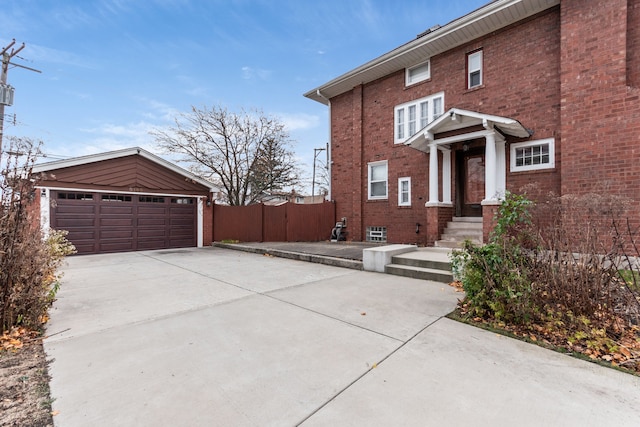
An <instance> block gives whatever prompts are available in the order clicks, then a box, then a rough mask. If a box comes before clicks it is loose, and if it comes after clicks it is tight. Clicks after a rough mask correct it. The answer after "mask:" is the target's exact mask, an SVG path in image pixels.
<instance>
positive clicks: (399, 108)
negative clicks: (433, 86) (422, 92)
mask: <svg viewBox="0 0 640 427" xmlns="http://www.w3.org/2000/svg"><path fill="white" fill-rule="evenodd" d="M438 98H440V99H441V101H440V108H441V110H442V111H440V114H444V105H445V104H444V92H438V93H434V94H433V95H429V96H425V97H424V98H420V99H416V100H413V101H411V102H405V103H404V104H400V105H396V106H395V108H394V110H393V140H394V143H395V144H402V143H403V142H404V141H406V140H407V139H409V138H410V137H412V136H413V135H410V134H409V107H415V120H416V124H415V130H416V132H417V131H419V130H420V129H422V128H423V127H424V126H422V125H421V123H420V120H421V118H422V115H421V106H420V104H422V103H424V102H426V103H427V107H426V108H427V124H429V123H431V122H432V121H434V120H435V119H437V118H438V117H440V115H436V114H435V113H434V112H433V101H434V100H435V99H438ZM401 116H402V121H401V123H399V118H400V117H401ZM400 125H401V126H402V129H403V132H402V134H400V132H399V126H400Z"/></svg>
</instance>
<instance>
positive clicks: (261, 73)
mask: <svg viewBox="0 0 640 427" xmlns="http://www.w3.org/2000/svg"><path fill="white" fill-rule="evenodd" d="M271 74H272V71H270V70H265V69H262V68H251V67H248V66H244V67H242V78H243V79H245V80H269V78H270V77H271Z"/></svg>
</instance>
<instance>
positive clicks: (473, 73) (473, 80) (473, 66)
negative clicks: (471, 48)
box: [467, 50, 482, 89]
mask: <svg viewBox="0 0 640 427" xmlns="http://www.w3.org/2000/svg"><path fill="white" fill-rule="evenodd" d="M478 86H482V51H481V50H479V51H476V52H473V53H470V54H468V55H467V87H468V88H469V89H471V88H474V87H478Z"/></svg>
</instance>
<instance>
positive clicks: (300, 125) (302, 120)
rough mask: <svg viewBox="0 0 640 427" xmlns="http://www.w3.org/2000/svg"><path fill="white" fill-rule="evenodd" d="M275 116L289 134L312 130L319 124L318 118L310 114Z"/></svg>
mask: <svg viewBox="0 0 640 427" xmlns="http://www.w3.org/2000/svg"><path fill="white" fill-rule="evenodd" d="M277 116H278V117H279V118H280V119H281V120H282V122H283V123H284V125H285V127H286V128H287V130H288V131H290V132H291V131H298V130H306V129H312V128H315V127H317V126H318V124H319V123H320V117H318V116H315V115H312V114H305V113H298V114H290V113H283V114H277Z"/></svg>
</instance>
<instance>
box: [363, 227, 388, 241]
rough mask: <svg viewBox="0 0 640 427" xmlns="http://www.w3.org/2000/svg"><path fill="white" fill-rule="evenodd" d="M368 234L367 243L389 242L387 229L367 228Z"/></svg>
mask: <svg viewBox="0 0 640 427" xmlns="http://www.w3.org/2000/svg"><path fill="white" fill-rule="evenodd" d="M366 233H367V234H366V240H367V242H383V243H384V242H386V241H387V227H367V231H366Z"/></svg>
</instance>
